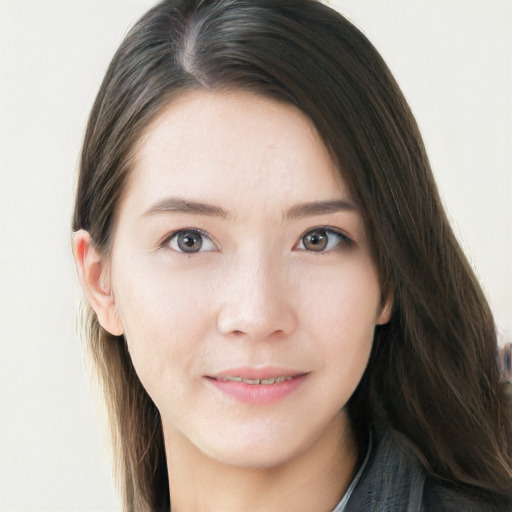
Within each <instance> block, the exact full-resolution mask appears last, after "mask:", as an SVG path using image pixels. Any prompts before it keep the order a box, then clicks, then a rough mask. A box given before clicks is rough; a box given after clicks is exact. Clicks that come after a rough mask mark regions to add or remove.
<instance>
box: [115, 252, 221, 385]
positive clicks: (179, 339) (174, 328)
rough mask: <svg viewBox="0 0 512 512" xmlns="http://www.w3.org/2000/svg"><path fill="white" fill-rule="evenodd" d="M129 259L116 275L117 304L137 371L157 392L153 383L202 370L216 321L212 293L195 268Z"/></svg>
mask: <svg viewBox="0 0 512 512" xmlns="http://www.w3.org/2000/svg"><path fill="white" fill-rule="evenodd" d="M129 263H130V262H129V261H124V262H122V263H121V264H120V265H118V267H117V269H116V272H115V273H114V274H113V283H114V292H115V297H116V304H117V307H118V311H119V315H120V317H121V321H122V324H123V327H124V330H125V337H126V340H127V344H128V349H129V351H130V356H131V358H132V362H133V364H134V367H135V370H136V372H137V374H138V376H139V378H140V380H141V381H142V383H143V384H144V386H145V388H146V389H147V391H148V392H149V394H150V395H153V393H152V391H153V388H156V387H158V386H160V385H163V386H165V387H167V386H169V385H172V383H173V382H176V381H178V380H179V379H180V376H181V375H184V374H188V375H190V374H194V373H197V372H198V371H199V369H198V368H197V367H196V365H197V361H198V360H200V358H199V357H198V356H199V355H200V352H201V350H204V348H203V347H202V346H201V344H200V343H199V340H201V339H204V337H206V336H207V335H208V331H209V329H211V325H212V322H211V319H209V316H208V315H209V314H210V312H209V310H208V308H207V304H208V303H209V302H210V297H209V295H208V293H207V290H204V286H203V289H201V287H200V284H201V283H200V282H198V280H199V277H198V276H195V275H193V274H192V273H173V272H164V271H162V269H161V268H160V267H159V266H158V265H154V264H153V265H151V264H146V265H145V264H142V263H139V264H138V265H130V264H129ZM199 290H201V292H199ZM198 312H201V313H200V314H199V313H198Z"/></svg>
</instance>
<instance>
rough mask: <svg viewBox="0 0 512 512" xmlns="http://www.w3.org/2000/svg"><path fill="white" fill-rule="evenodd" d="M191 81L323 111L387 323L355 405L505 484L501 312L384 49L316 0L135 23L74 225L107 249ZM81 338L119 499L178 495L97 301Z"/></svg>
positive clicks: (160, 11) (359, 412)
mask: <svg viewBox="0 0 512 512" xmlns="http://www.w3.org/2000/svg"><path fill="white" fill-rule="evenodd" d="M190 89H203V90H211V89H233V90H250V91H252V92H255V93H256V94H260V95H264V96H268V97H272V98H276V99H279V100H280V101H284V102H287V103H290V104H293V105H295V106H297V107H298V108H299V109H301V110H302V111H303V112H304V113H305V114H306V115H308V116H309V117H310V118H311V119H312V120H313V122H314V123H315V125H316V127H317V129H318V131H319V133H320V134H321V136H322V138H323V140H324V142H325V144H326V146H327V147H328V149H329V150H330V151H331V154H332V156H333V159H335V161H336V162H337V163H338V164H339V169H340V172H341V173H342V176H343V179H344V180H345V182H346V183H347V185H348V186H349V188H350V189H351V191H352V194H353V196H354V197H355V199H356V200H357V202H358V203H359V205H360V206H361V211H363V212H364V216H365V223H366V228H367V231H368V233H369V237H370V240H371V244H372V251H373V256H374V259H375V262H376V265H377V268H378V270H379V275H380V280H381V286H382V293H383V295H386V296H389V294H392V296H393V300H394V303H393V313H392V318H391V321H390V322H389V323H388V324H387V325H384V326H380V327H377V330H376V333H375V342H374V347H373V352H372V355H371V358H370V362H369V364H368V367H367V370H366V373H365V375H364V377H363V379H362V381H361V383H360V385H359V387H358V389H357V391H356V393H355V394H354V396H353V397H352V398H351V400H350V402H349V404H348V408H349V413H350V417H351V420H352V422H353V424H354V426H355V427H356V428H358V429H362V428H367V427H368V426H369V425H371V424H372V423H373V422H377V421H379V422H387V423H388V424H389V425H391V426H392V427H393V428H394V429H396V430H397V431H398V432H400V433H401V434H403V435H404V436H405V437H406V438H407V439H408V440H409V442H410V443H411V445H413V446H414V447H415V449H416V450H417V452H418V453H419V454H420V455H421V458H422V460H423V461H424V464H425V465H426V467H427V469H428V471H429V472H430V473H431V474H433V475H436V476H437V477H439V478H442V479H445V480H448V481H451V482H456V483H458V484H466V485H471V486H476V487H479V488H482V489H486V490H487V491H490V492H495V493H506V492H507V491H508V490H509V488H510V485H511V478H512V470H511V460H512V448H511V444H510V437H511V421H510V406H509V404H508V403H507V401H506V398H505V394H504V388H503V383H502V382H500V376H499V371H498V366H497V360H496V335H495V327H494V323H493V318H492V314H491V312H490V310H489V307H488V305H487V302H486V300H485V298H484V295H483V293H482V291H481V288H480V286H479V284H478V282H477V280H476V278H475V276H474V274H473V273H472V271H471V268H470V266H469V265H468V262H467V260H466V258H465V257H464V254H463V253H462V251H461V249H460V247H459V245H458V243H457V241H456V239H455V237H454V235H453V233H452V230H451V228H450V225H449V223H448V221H447V218H446V216H445V213H444V211H443V208H442V205H441V201H440V199H439V195H438V192H437V188H436V185H435V183H434V179H433V176H432V172H431V170H430V166H429V162H428V158H427V155H426V153H425V149H424V146H423V143H422V139H421V136H420V133H419V131H418V128H417V125H416V123H415V120H414V118H413V115H412V113H411V111H410V109H409V107H408V105H407V103H406V101H405V99H404V97H403V95H402V93H401V91H400V89H399V87H398V86H397V84H396V82H395V81H394V79H393V77H392V76H391V73H390V71H389V70H388V68H387V66H386V64H385V63H384V61H383V60H382V58H381V57H380V55H379V54H378V52H377V51H376V50H375V48H374V47H373V46H372V44H371V43H370V42H369V41H368V40H367V38H366V37H365V36H364V35H363V34H361V32H360V31H359V30H358V29H356V28H355V27H354V26H353V25H352V24H351V23H349V22H348V21H347V20H346V19H345V18H344V17H342V16H341V15H340V14H338V13H336V12H335V11H333V10H331V9H330V8H328V7H326V6H324V5H322V4H321V3H319V2H316V1H314V0H279V1H275V0H218V1H213V0H166V1H164V2H162V3H160V4H158V5H157V6H156V7H154V8H153V9H152V10H150V11H149V12H148V13H147V14H146V15H145V16H144V17H143V18H142V19H141V20H140V21H139V22H138V23H137V24H136V25H135V27H134V28H133V29H132V30H131V31H130V33H129V34H128V35H127V37H126V39H125V40H124V42H123V43H122V45H121V47H120V48H119V50H118V51H117V53H116V55H115V56H114V59H113V61H112V63H111V65H110V67H109V69H108V72H107V74H106V76H105V79H104V81H103V84H102V86H101V88H100V91H99V93H98V96H97V98H96V101H95V104H94V107H93V109H92V113H91V115H90V119H89V124H88V127H87V132H86V135H85V141H84V144H83V151H82V157H81V167H80V177H79V183H78V191H77V196H76V206H75V213H74V221H73V229H74V230H79V229H85V230H87V231H89V232H90V234H91V237H92V240H94V243H95V246H96V248H97V249H98V250H100V251H103V252H104V253H105V254H107V255H108V252H109V247H110V242H111V231H112V226H113V221H114V220H115V215H116V212H117V210H118V206H119V202H120V200H121V198H122V194H123V192H124V189H125V187H126V185H127V179H128V176H129V173H130V168H131V162H132V158H133V156H134V154H135V152H136V148H137V142H138V140H139V139H140V136H141V133H142V132H143V130H144V129H146V128H147V127H148V125H149V124H150V123H151V122H152V121H153V120H154V119H155V118H156V116H158V114H159V113H160V112H161V111H162V110H163V108H164V107H165V106H167V105H168V104H169V102H170V101H172V99H173V97H175V96H176V95H178V94H180V93H181V92H183V91H185V90H190ZM86 315H87V318H86V319H85V322H84V328H85V339H86V342H87V346H88V348H89V350H90V353H91V354H92V359H93V361H94V364H95V367H96V370H97V373H98V375H99V377H100V381H101V383H102V386H103V389H104V393H105V398H106V401H107V404H108V411H109V414H110V422H111V426H112V435H113V440H114V448H115V458H116V461H117V464H118V468H117V469H118V483H119V484H120V486H121V490H122V494H123V497H124V502H125V505H124V510H127V511H130V510H137V511H141V510H159V509H162V510H163V509H166V508H167V509H168V508H169V489H168V477H167V468H166V461H165V451H164V442H163V436H162V430H161V422H160V415H159V412H158V410H157V408H156V407H155V405H154V403H153V402H152V401H151V399H150V398H149V396H148V395H147V393H146V391H145V390H144V388H143V387H142V385H141V383H140V381H139V379H138V377H137V375H136V373H135V370H134V368H133V365H132V363H131V360H130V355H129V353H128V350H127V346H126V343H125V340H124V338H123V337H122V336H120V337H115V336H112V335H110V334H109V333H107V332H106V331H105V330H103V329H102V328H101V326H100V325H99V323H98V321H97V319H96V317H95V315H94V313H92V311H90V310H89V311H88V312H87V314H86Z"/></svg>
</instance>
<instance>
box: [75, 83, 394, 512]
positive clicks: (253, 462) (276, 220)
mask: <svg viewBox="0 0 512 512" xmlns="http://www.w3.org/2000/svg"><path fill="white" fill-rule="evenodd" d="M73 244H74V254H75V259H76V261H77V268H78V273H79V277H80V280H81V283H82V286H83V288H84V290H85V293H86V296H87V298H88V300H89V302H90V304H91V306H92V307H93V308H94V310H95V311H96V313H97V315H98V318H99V320H100V323H101V324H102V326H103V327H104V328H105V329H107V330H108V331H110V332H111V333H113V334H124V336H125V337H126V340H127V343H128V347H129V350H130V354H131V357H132V361H133V364H134V366H135V369H136V371H137V374H138V376H139V378H140V380H141V382H142V384H143V385H144V387H145V389H146V390H147V392H148V393H149V395H150V396H151V398H152V399H153V401H154V402H155V404H156V406H157V407H158V409H159V411H160V414H161V418H162V426H163V431H164V438H165V443H166V452H167V463H168V469H169V475H170V481H169V483H170V490H171V501H172V503H173V510H177V511H178V512H180V511H199V510H200V511H219V510H222V511H229V510H233V511H235V510H238V511H240V510H244V511H257V510H265V511H274V510H275V511H282V510H297V511H300V510H304V511H306V510H307V511H310V510H315V511H317V510H318V511H326V512H327V511H330V510H332V509H333V508H334V506H335V505H336V503H337V502H338V501H339V499H340V498H341V496H342V495H343V493H344V492H345V490H346V488H347V486H348V485H349V483H350V480H351V478H352V477H353V474H354V471H355V469H357V468H356V462H357V459H358V456H359V454H358V453H357V449H356V445H357V443H356V441H355V439H356V437H355V436H356V434H354V433H353V432H352V431H351V428H350V424H349V420H348V417H347V414H346V411H345V409H344V407H345V405H346V403H347V401H348V400H349V398H350V396H351V395H352V393H353V392H354V390H355V388H356V387H357V384H358V383H359V381H360V379H361V376H362V374H363V372H364V369H365V367H366V364H367V362H368V358H369V354H370V351H371V347H372V341H373V333H374V329H375V326H376V325H378V324H383V323H386V322H387V321H388V320H389V310H390V304H389V303H386V304H382V300H381V290H380V288H379V280H378V274H377V270H376V268H375V265H374V263H373V261H372V258H371V255H370V249H369V246H368V242H367V239H366V236H365V231H364V226H363V221H362V217H361V213H360V212H359V211H358V208H357V205H356V204H355V203H354V201H353V199H352V198H351V197H350V194H349V191H348V190H347V188H346V186H345V185H344V183H343V180H342V179H341V178H340V176H339V171H338V170H337V169H336V166H335V164H334V163H333V161H332V159H331V158H330V156H329V153H328V151H327V149H326V148H325V146H324V144H323V142H322V140H321V138H320V137H319V135H318V134H317V132H316V130H315V129H314V127H313V126H312V124H311V122H310V121H309V120H308V119H307V118H306V117H305V116H304V115H303V114H302V113H301V112H300V111H299V110H297V109H296V108H294V107H292V106H289V105H284V104H281V103H278V102H276V101H273V100H269V99H263V98H260V97H256V96H253V95H250V94H244V93H238V92H197V91H196V92H190V93H186V94H184V95H182V96H181V97H180V98H178V99H176V100H174V101H173V102H172V103H171V105H170V106H169V107H168V108H167V109H166V110H165V111H164V112H163V113H162V114H160V116H159V117H158V118H157V119H156V121H155V122H153V124H152V125H151V126H150V127H149V129H147V130H146V132H145V134H144V136H143V137H142V139H141V141H140V144H139V146H138V151H137V154H136V160H135V164H134V168H133V174H132V176H131V179H130V181H129V186H128V188H127V191H126V193H125V195H124V197H123V200H122V203H121V205H120V207H119V210H118V217H117V222H116V225H115V229H114V233H113V243H112V250H111V253H110V254H109V255H108V257H107V256H105V255H103V254H101V253H99V252H98V251H96V250H95V248H94V246H93V245H92V244H91V242H90V238H89V235H88V234H87V233H86V232H84V231H80V232H78V233H77V234H76V235H75V237H74V242H73ZM241 378H243V379H244V380H243V381H240V379H241ZM275 379H277V382H276V381H275ZM262 380H263V381H264V382H261V381H262Z"/></svg>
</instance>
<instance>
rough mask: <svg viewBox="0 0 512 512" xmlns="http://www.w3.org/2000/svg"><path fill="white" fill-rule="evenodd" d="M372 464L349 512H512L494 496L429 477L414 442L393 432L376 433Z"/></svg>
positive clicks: (354, 496) (355, 490)
mask: <svg viewBox="0 0 512 512" xmlns="http://www.w3.org/2000/svg"><path fill="white" fill-rule="evenodd" d="M373 438H374V439H373V442H372V444H373V446H372V447H371V452H370V457H369V460H368V463H367V465H366V467H365V469H364V471H363V474H362V475H361V478H360V480H359V482H358V484H357V485H356V487H355V489H354V491H353V493H352V495H351V497H350V499H349V501H348V503H347V506H346V509H345V512H366V511H375V510H379V511H381V512H396V511H398V510H404V511H405V510H406V511H408V512H512V503H511V502H510V501H509V500H507V499H505V498H503V499H500V498H497V497H496V496H494V495H491V494H490V493H485V492H484V491H481V490H477V489H474V488H468V487H464V486H456V485H451V484H449V483H445V482H442V481H440V480H438V479H436V478H433V477H431V476H429V475H428V473H427V471H426V469H425V466H424V465H423V464H422V462H421V460H420V456H419V455H418V454H417V453H416V451H415V450H414V448H413V447H412V445H411V444H410V442H408V440H407V439H405V438H404V437H403V436H402V435H401V434H399V433H398V432H395V431H393V430H391V429H380V430H378V431H374V436H373Z"/></svg>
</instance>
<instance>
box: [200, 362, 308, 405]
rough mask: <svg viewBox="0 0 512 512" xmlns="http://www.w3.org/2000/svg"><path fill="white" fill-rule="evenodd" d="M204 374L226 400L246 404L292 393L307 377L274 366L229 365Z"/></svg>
mask: <svg viewBox="0 0 512 512" xmlns="http://www.w3.org/2000/svg"><path fill="white" fill-rule="evenodd" d="M205 377H206V381H207V382H209V383H210V385H213V387H214V388H215V389H216V390H217V392H219V391H220V393H221V394H222V395H224V396H226V397H229V398H230V399H235V400H236V401H237V402H243V403H246V404H253V405H267V404H271V403H274V402H278V401H280V400H282V399H284V398H286V397H287V396H289V395H291V394H294V393H295V391H296V390H298V389H299V388H300V387H301V386H302V385H303V384H304V382H305V381H306V380H308V377H309V372H306V373H304V372H297V371H294V370H287V369H284V368H280V369H279V368H275V367H268V368H260V369H255V368H238V369H234V368H232V369H231V370H226V371H224V372H222V373H219V374H217V375H215V376H205Z"/></svg>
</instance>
